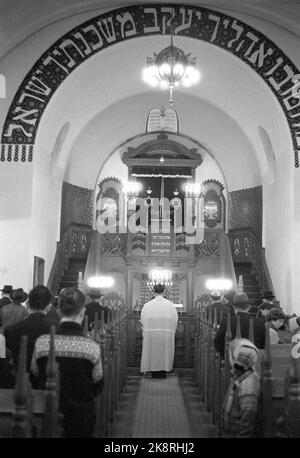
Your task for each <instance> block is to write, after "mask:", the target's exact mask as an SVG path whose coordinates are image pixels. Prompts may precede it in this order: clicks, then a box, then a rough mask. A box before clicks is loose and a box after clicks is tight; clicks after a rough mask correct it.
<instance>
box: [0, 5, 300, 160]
mask: <svg viewBox="0 0 300 458" xmlns="http://www.w3.org/2000/svg"><path fill="white" fill-rule="evenodd" d="M171 21H172V26H173V27H174V34H175V35H182V36H185V37H190V38H194V39H199V40H202V41H205V42H208V43H210V44H212V45H215V46H218V47H220V48H222V49H224V50H225V51H228V52H230V53H231V54H233V55H235V56H236V57H238V58H239V59H241V60H242V61H243V62H245V63H246V64H247V65H248V66H250V67H251V68H252V69H253V70H254V71H256V73H258V75H260V77H261V78H262V79H263V80H264V82H265V83H266V84H267V85H268V86H269V88H270V89H271V90H272V92H273V93H274V95H275V96H276V98H277V100H278V102H279V104H280V105H281V107H282V109H283V111H284V114H285V117H286V120H287V123H288V125H289V129H290V132H291V136H292V142H293V147H294V156H295V166H296V167H299V150H300V99H299V98H298V92H297V91H296V90H295V78H296V80H297V77H298V76H299V73H300V72H299V70H298V69H297V68H296V67H295V65H294V64H293V62H292V61H291V60H290V59H289V58H288V57H287V56H286V55H285V54H284V52H283V51H282V50H281V49H279V48H278V47H277V45H276V44H275V43H274V42H272V41H271V40H270V39H268V38H267V37H266V36H265V35H264V34H262V33H261V32H259V31H258V30H256V29H254V28H253V27H250V26H249V25H248V24H246V23H244V22H242V21H240V20H238V19H236V18H235V17H233V16H229V15H227V14H224V13H220V12H219V11H216V10H210V9H208V8H204V7H198V6H194V5H184V6H182V5H178V4H172V3H170V4H167V3H166V4H155V3H154V4H145V5H143V4H140V5H134V6H126V7H122V8H118V9H114V10H112V11H108V12H106V13H104V14H101V15H98V16H96V17H94V18H92V19H89V20H88V21H86V22H84V23H82V24H80V25H79V26H76V27H75V28H73V29H72V30H70V31H69V32H67V33H66V34H65V35H63V36H62V37H61V38H60V39H58V40H57V41H56V42H55V43H54V44H53V45H52V46H51V47H50V48H49V49H47V51H46V52H45V53H44V54H43V55H42V56H41V57H40V58H39V59H38V61H37V62H36V63H35V65H34V66H33V67H32V69H31V70H30V72H29V73H28V74H27V75H26V77H25V78H24V80H23V82H22V83H21V85H20V87H19V89H18V91H17V93H16V94H15V96H14V98H13V101H12V103H11V106H10V108H9V111H8V114H7V116H6V120H5V122H4V126H3V131H2V138H1V142H2V145H1V155H0V160H1V161H5V160H7V161H18V160H21V161H22V162H25V161H29V162H31V161H32V159H33V147H34V143H35V138H36V133H37V129H38V126H39V122H40V120H41V117H42V115H43V113H44V111H45V110H46V107H47V105H48V103H49V102H50V100H51V98H52V96H53V94H54V92H55V91H56V89H57V88H58V87H59V86H60V84H62V83H63V81H64V80H65V79H66V78H67V77H68V76H69V75H70V74H71V73H72V72H73V71H74V70H75V69H76V68H77V67H78V66H79V65H80V64H82V63H83V62H85V61H86V60H87V59H88V58H89V57H91V56H93V55H94V54H96V53H98V52H100V51H101V50H103V49H106V48H107V47H109V46H112V45H114V44H116V43H119V42H122V41H125V40H128V39H132V38H138V37H144V36H149V35H159V34H161V35H165V34H170V27H171Z"/></svg>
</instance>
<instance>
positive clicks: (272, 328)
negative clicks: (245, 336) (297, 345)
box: [266, 307, 286, 345]
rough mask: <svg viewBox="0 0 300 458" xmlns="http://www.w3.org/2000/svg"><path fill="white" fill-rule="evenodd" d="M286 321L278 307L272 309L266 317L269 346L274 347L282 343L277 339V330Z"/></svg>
mask: <svg viewBox="0 0 300 458" xmlns="http://www.w3.org/2000/svg"><path fill="white" fill-rule="evenodd" d="M285 319H286V316H285V314H284V313H283V311H282V310H281V309H280V308H279V307H274V308H272V309H271V310H269V312H268V313H267V315H266V327H267V328H268V329H269V334H270V344H271V345H276V344H279V343H284V342H283V341H282V340H281V339H280V337H279V332H278V331H279V329H280V328H282V326H283V324H284V320H285Z"/></svg>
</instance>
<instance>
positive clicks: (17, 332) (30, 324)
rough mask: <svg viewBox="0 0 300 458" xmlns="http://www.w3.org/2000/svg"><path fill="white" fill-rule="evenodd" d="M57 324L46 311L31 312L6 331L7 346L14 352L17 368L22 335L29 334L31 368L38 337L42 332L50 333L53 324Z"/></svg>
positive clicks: (28, 348) (28, 344) (13, 356)
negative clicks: (48, 316)
mask: <svg viewBox="0 0 300 458" xmlns="http://www.w3.org/2000/svg"><path fill="white" fill-rule="evenodd" d="M53 324H55V323H54V322H53V321H51V320H49V319H48V318H47V316H46V315H45V314H44V313H40V312H35V313H31V314H30V315H29V316H28V317H27V318H25V320H23V321H19V322H18V323H16V324H14V325H12V326H9V327H8V328H6V329H5V331H4V336H5V339H6V346H7V348H9V349H10V350H11V352H12V358H13V362H14V366H15V368H16V369H17V367H18V360H19V353H20V343H21V337H22V336H23V335H25V336H27V370H28V371H29V369H30V364H31V358H32V353H33V350H34V344H35V341H36V339H37V338H38V337H39V336H40V335H42V334H48V333H49V331H50V327H51V325H53Z"/></svg>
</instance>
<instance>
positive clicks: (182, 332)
mask: <svg viewBox="0 0 300 458" xmlns="http://www.w3.org/2000/svg"><path fill="white" fill-rule="evenodd" d="M139 320H140V313H139V312H130V313H129V314H128V366H129V367H139V365H140V362H141V354H142V340H143V339H142V329H141V326H140V323H139ZM194 331H195V320H194V316H193V315H191V314H180V313H179V314H178V324H177V330H176V334H175V355H174V367H175V368H192V367H193V364H194Z"/></svg>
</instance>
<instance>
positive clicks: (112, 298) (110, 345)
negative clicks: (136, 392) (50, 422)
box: [89, 293, 128, 437]
mask: <svg viewBox="0 0 300 458" xmlns="http://www.w3.org/2000/svg"><path fill="white" fill-rule="evenodd" d="M103 301H104V304H105V306H108V307H109V308H110V310H111V313H108V319H107V323H105V321H104V312H101V316H100V317H95V326H94V331H93V333H92V334H89V337H90V338H93V339H94V340H95V341H96V342H97V343H98V344H99V345H100V348H101V356H102V367H103V378H104V387H103V390H102V392H101V394H100V395H99V396H98V397H97V398H96V425H95V430H94V434H93V436H94V437H107V436H108V435H109V433H110V426H111V424H112V423H113V421H114V419H115V414H116V411H117V409H118V405H119V401H120V396H121V392H122V390H123V387H124V384H125V381H126V377H127V347H128V346H127V338H128V334H127V322H128V321H127V315H128V310H127V308H126V307H125V305H124V301H123V299H122V298H121V297H120V296H118V295H117V294H116V293H110V294H108V295H107V296H105V297H104V299H103ZM98 318H100V320H99V319H98Z"/></svg>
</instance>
